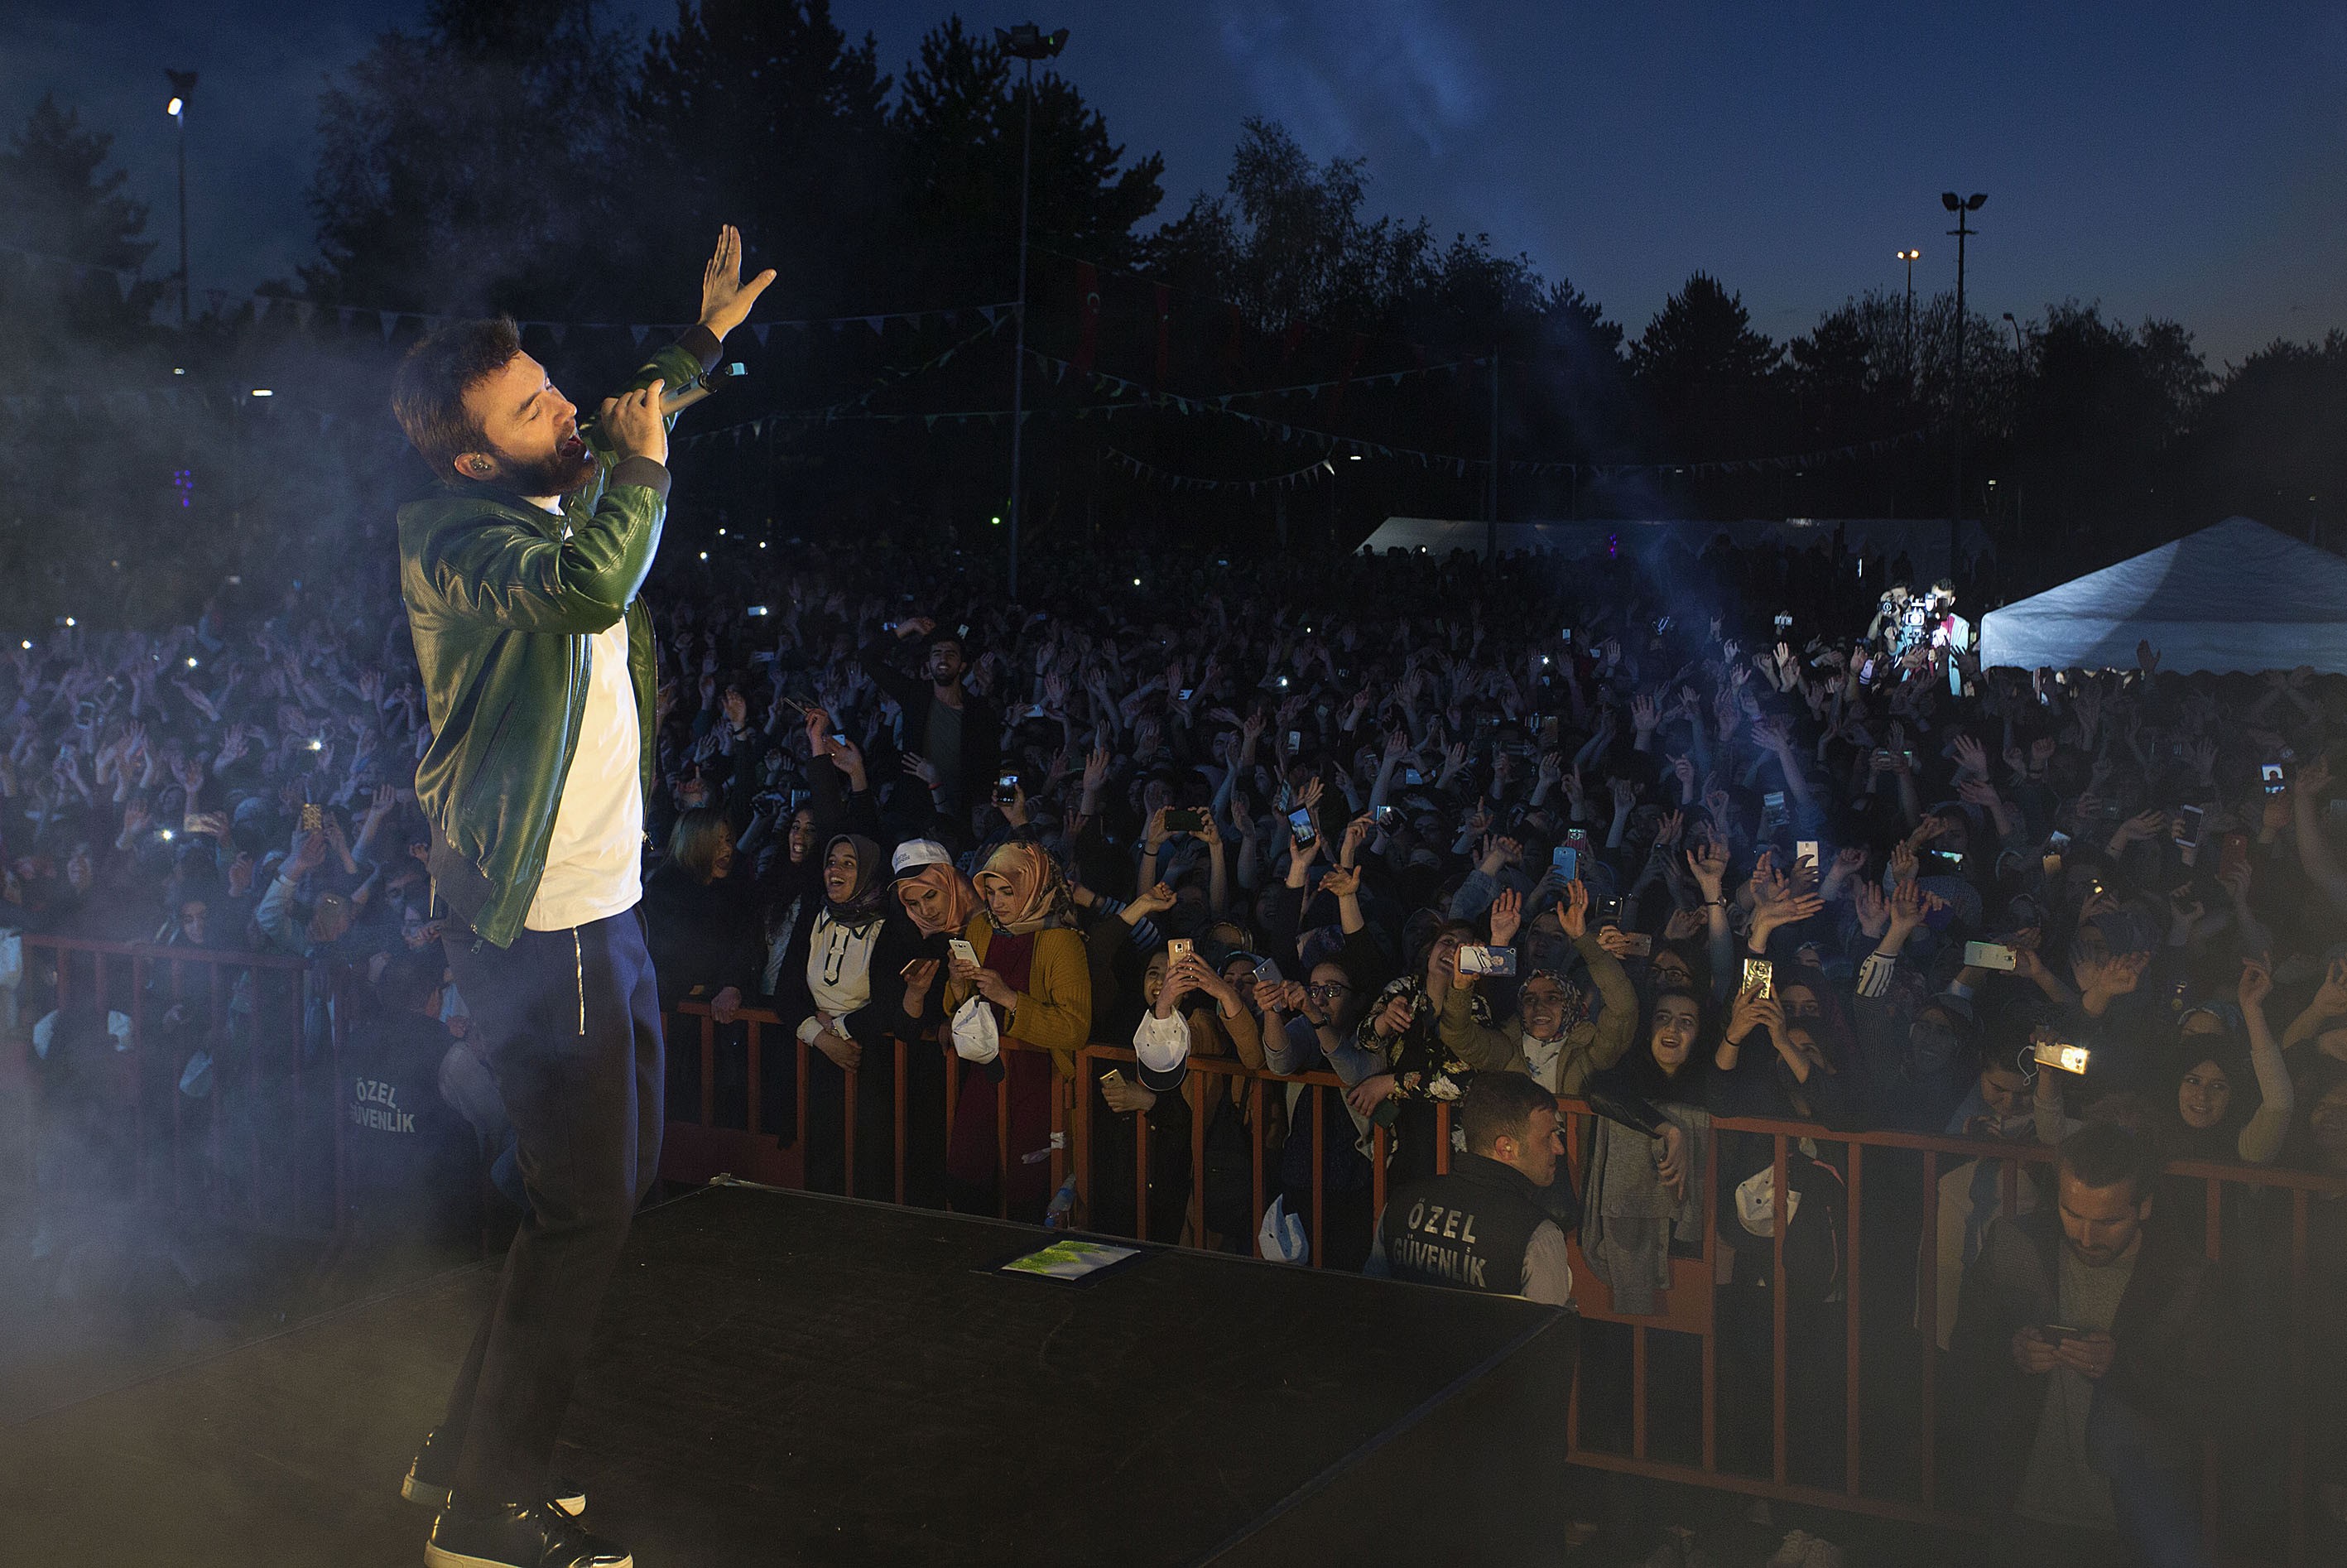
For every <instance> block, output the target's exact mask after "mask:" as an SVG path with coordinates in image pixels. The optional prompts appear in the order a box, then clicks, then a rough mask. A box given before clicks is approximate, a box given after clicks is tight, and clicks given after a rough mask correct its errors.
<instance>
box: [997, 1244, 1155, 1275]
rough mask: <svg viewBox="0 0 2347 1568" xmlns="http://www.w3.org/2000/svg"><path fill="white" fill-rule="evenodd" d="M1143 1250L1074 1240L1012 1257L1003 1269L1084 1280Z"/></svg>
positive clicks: (1008, 1271)
mask: <svg viewBox="0 0 2347 1568" xmlns="http://www.w3.org/2000/svg"><path fill="white" fill-rule="evenodd" d="M1139 1250H1140V1249H1139V1248H1137V1247H1129V1246H1103V1245H1102V1244H1100V1243H1099V1242H1094V1241H1076V1240H1074V1239H1072V1238H1071V1239H1069V1240H1067V1241H1055V1242H1053V1243H1052V1244H1051V1245H1049V1246H1047V1247H1045V1248H1043V1249H1042V1250H1041V1251H1040V1252H1030V1253H1029V1254H1028V1255H1026V1256H1025V1257H1015V1258H1012V1259H1011V1260H1010V1262H1009V1263H1006V1264H1004V1265H1003V1266H1002V1272H1003V1273H1005V1274H1033V1275H1040V1276H1042V1277H1043V1278H1045V1279H1069V1280H1073V1279H1081V1278H1083V1277H1084V1276H1086V1275H1089V1274H1096V1273H1098V1272H1099V1271H1100V1270H1102V1269H1103V1268H1108V1267H1110V1266H1113V1265H1115V1264H1120V1263H1122V1262H1123V1261H1124V1260H1125V1259H1126V1258H1128V1257H1132V1256H1134V1255H1136V1254H1137V1253H1138V1252H1139Z"/></svg>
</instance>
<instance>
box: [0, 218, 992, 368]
mask: <svg viewBox="0 0 2347 1568" xmlns="http://www.w3.org/2000/svg"><path fill="white" fill-rule="evenodd" d="M0 252H5V253H6V254H8V255H12V256H15V257H18V258H20V259H21V260H22V261H24V262H25V264H26V266H29V267H33V268H36V269H38V268H42V267H47V268H52V269H56V270H58V271H62V272H69V273H70V274H71V275H72V276H73V277H74V279H75V280H76V281H77V282H78V281H80V280H83V279H86V278H88V277H90V276H91V275H92V274H95V273H104V274H105V275H106V276H107V277H108V278H110V279H111V280H112V281H113V283H114V290H115V293H116V294H117V295H118V297H119V298H122V299H125V300H128V298H129V297H130V291H131V289H132V288H133V287H134V286H136V285H137V284H138V282H140V281H141V280H140V277H139V272H138V269H136V268H119V267H99V266H94V265H92V264H90V263H88V262H86V261H75V260H74V259H73V258H72V257H70V256H59V255H56V254H54V253H52V252H49V251H35V250H30V249H28V248H26V247H25V246H22V245H9V244H0ZM151 281H153V282H169V279H168V278H160V279H155V280H151ZM204 295H205V298H206V299H207V300H208V301H209V302H210V304H211V307H212V309H213V311H214V312H215V313H217V312H220V311H221V310H224V309H226V308H227V307H228V305H229V304H230V302H235V304H236V305H237V306H238V307H239V308H242V307H243V306H245V305H248V304H249V305H251V307H252V311H253V313H254V315H255V316H256V317H261V316H266V315H269V314H271V313H273V312H275V311H277V310H280V309H290V310H291V311H292V313H293V318H294V323H295V324H296V326H297V327H299V328H300V330H302V331H303V332H307V331H309V330H310V326H311V323H312V321H313V319H314V318H315V316H316V315H317V313H319V312H320V311H331V312H333V316H334V323H335V325H336V326H338V327H339V328H341V329H342V330H343V332H349V331H350V330H351V326H352V323H353V322H354V319H355V318H357V317H359V316H361V315H372V316H374V318H375V321H376V325H377V328H378V330H379V331H380V332H381V333H383V339H384V342H385V343H389V342H390V341H391V340H392V338H393V337H395V335H397V333H398V331H399V328H400V325H401V323H414V324H415V325H418V326H420V327H421V328H422V329H423V330H424V331H425V332H431V331H433V330H434V329H436V328H437V327H441V326H445V325H446V324H447V323H449V322H452V321H457V320H461V319H462V317H461V316H460V315H458V314H456V313H446V312H430V311H407V310H393V309H391V308H390V307H388V306H380V305H321V304H319V303H317V302H315V301H313V300H297V299H292V298H290V297H289V296H287V295H284V294H261V293H239V292H235V291H233V290H229V289H206V290H205V291H204ZM1019 308H1020V306H1019V302H1018V301H1016V300H998V301H995V302H990V303H988V304H982V305H955V306H950V307H948V308H946V309H943V310H929V311H884V312H881V313H877V314H859V315H849V316H810V317H807V318H805V319H804V320H798V321H780V322H778V321H764V322H753V323H750V326H751V331H752V332H753V333H755V334H756V337H757V340H758V343H759V345H760V346H761V347H763V346H764V344H765V343H766V340H767V338H768V337H769V336H771V335H772V334H773V333H778V332H786V333H801V334H805V333H813V332H819V331H821V332H831V333H839V332H844V331H846V329H848V328H850V327H863V328H865V329H866V330H868V331H869V332H871V333H873V335H875V336H884V335H886V333H887V329H888V327H889V326H890V325H891V324H893V323H897V322H907V323H911V324H912V325H913V326H914V327H915V328H920V327H924V326H928V325H930V324H933V323H934V324H937V325H941V326H947V327H954V326H959V325H960V324H961V323H962V320H963V318H964V317H967V316H976V317H978V318H979V319H980V320H981V321H983V322H985V323H986V324H987V325H988V326H989V327H991V326H993V325H994V324H995V323H996V322H997V321H999V319H1000V318H1001V317H1002V316H1004V315H1006V314H1016V313H1017V312H1018V311H1019ZM691 324H692V323H686V322H629V323H615V322H558V321H547V320H542V319H539V318H537V317H532V318H530V319H528V320H526V321H522V322H520V323H518V325H519V326H520V327H521V329H522V330H523V331H524V332H530V331H534V330H541V329H542V330H543V331H545V332H546V333H548V334H549V335H550V336H552V337H553V339H554V341H555V343H557V344H558V345H559V344H560V343H562V341H563V340H564V339H565V338H566V337H568V336H569V334H570V333H572V332H611V331H616V330H618V329H619V328H620V327H621V326H624V327H625V328H626V330H627V331H628V333H630V335H632V336H633V337H634V339H635V341H636V343H638V344H641V343H643V342H644V340H645V339H646V338H647V337H649V336H650V335H651V333H668V334H670V335H671V336H674V335H676V334H678V333H682V332H683V331H684V330H685V328H686V327H687V326H689V325H691Z"/></svg>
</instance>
